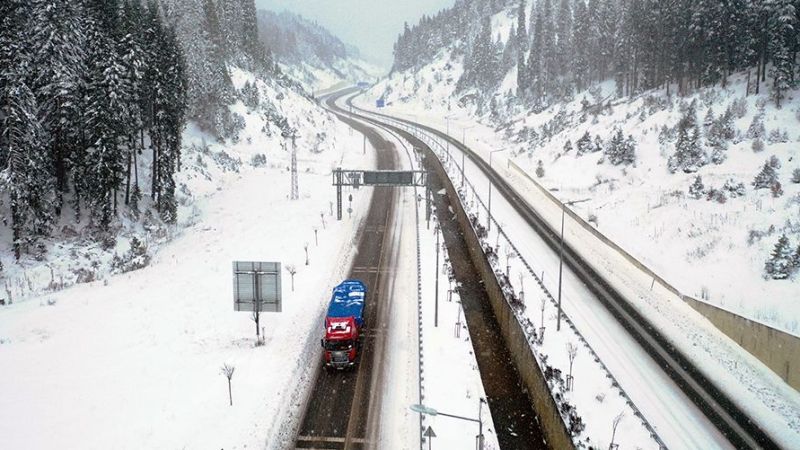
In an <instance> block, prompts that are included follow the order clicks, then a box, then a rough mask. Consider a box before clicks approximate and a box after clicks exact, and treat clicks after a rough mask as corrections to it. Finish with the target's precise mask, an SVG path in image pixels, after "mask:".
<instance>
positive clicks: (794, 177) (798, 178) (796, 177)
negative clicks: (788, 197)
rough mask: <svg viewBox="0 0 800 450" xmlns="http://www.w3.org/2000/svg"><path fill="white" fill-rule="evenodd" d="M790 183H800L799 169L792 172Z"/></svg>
mask: <svg viewBox="0 0 800 450" xmlns="http://www.w3.org/2000/svg"><path fill="white" fill-rule="evenodd" d="M792 183H800V169H794V170H793V171H792Z"/></svg>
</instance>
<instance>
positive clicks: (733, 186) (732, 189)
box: [722, 178, 745, 198]
mask: <svg viewBox="0 0 800 450" xmlns="http://www.w3.org/2000/svg"><path fill="white" fill-rule="evenodd" d="M722 190H723V191H725V192H726V193H727V194H728V197H730V198H736V197H742V196H744V194H745V187H744V183H741V182H738V181H736V180H734V179H733V178H728V180H727V181H725V184H724V185H723V186H722Z"/></svg>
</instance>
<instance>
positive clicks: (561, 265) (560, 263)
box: [556, 204, 566, 331]
mask: <svg viewBox="0 0 800 450" xmlns="http://www.w3.org/2000/svg"><path fill="white" fill-rule="evenodd" d="M564 208H566V206H565V205H564V204H562V205H561V245H560V248H559V250H558V316H557V318H556V331H560V330H561V272H562V270H563V268H564Z"/></svg>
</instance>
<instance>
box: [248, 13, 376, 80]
mask: <svg viewBox="0 0 800 450" xmlns="http://www.w3.org/2000/svg"><path fill="white" fill-rule="evenodd" d="M258 24H259V38H260V39H261V41H262V42H263V43H264V45H266V46H267V48H269V49H270V50H271V51H272V52H273V54H274V55H275V57H276V59H277V62H278V64H279V65H280V67H281V69H282V70H283V71H284V72H285V73H286V74H287V75H289V76H290V77H292V78H293V79H295V80H297V81H299V82H300V83H301V84H302V85H303V86H304V87H305V88H306V89H308V90H314V91H319V90H320V89H324V88H327V87H330V86H333V85H335V84H337V83H340V82H343V81H344V82H349V83H355V82H358V81H372V80H374V79H375V78H377V77H378V76H379V75H380V74H382V73H383V71H382V70H381V69H379V68H377V67H375V66H373V65H372V64H370V63H368V62H366V61H364V60H363V59H361V57H360V55H359V53H358V49H356V48H355V47H353V46H349V45H346V44H344V43H343V42H342V41H341V40H339V39H338V38H337V37H336V36H333V35H332V34H331V33H330V32H329V31H328V30H326V29H325V28H323V27H321V26H320V25H319V24H317V23H315V22H311V21H308V20H306V19H305V18H303V17H302V16H300V15H297V14H293V13H290V12H287V11H284V12H281V13H275V12H272V11H265V10H259V11H258Z"/></svg>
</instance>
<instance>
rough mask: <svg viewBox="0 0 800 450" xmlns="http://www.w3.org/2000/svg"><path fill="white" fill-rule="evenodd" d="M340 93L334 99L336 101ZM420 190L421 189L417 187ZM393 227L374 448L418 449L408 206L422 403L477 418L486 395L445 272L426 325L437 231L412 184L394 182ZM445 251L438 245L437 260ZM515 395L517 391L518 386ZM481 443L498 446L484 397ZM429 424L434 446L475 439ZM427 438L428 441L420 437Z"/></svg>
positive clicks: (444, 424) (460, 425)
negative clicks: (393, 251) (436, 309)
mask: <svg viewBox="0 0 800 450" xmlns="http://www.w3.org/2000/svg"><path fill="white" fill-rule="evenodd" d="M342 103H343V102H342V101H341V100H340V102H339V105H340V106H343V105H342ZM381 134H383V135H384V137H385V138H386V139H387V140H389V141H392V142H394V143H395V146H396V148H397V150H398V152H399V162H400V165H401V169H415V168H418V166H417V163H416V162H413V163H412V162H410V161H409V155H408V150H410V149H411V146H410V145H409V144H408V143H407V142H406V141H405V140H402V139H401V138H399V137H397V136H396V135H394V134H393V133H389V132H386V131H385V130H381ZM423 192H424V191H423V190H422V189H420V191H419V194H420V195H422V193H423ZM397 195H398V197H399V201H398V202H397V205H398V207H397V209H396V218H395V229H394V230H393V236H392V237H393V239H392V243H393V246H394V248H395V249H396V251H397V254H396V255H395V257H396V266H395V273H394V277H393V278H392V281H391V284H390V286H391V291H392V302H391V309H390V312H389V317H390V318H391V320H390V322H389V324H388V325H389V326H388V332H387V333H388V334H387V339H388V342H387V346H386V351H387V353H386V354H385V355H384V360H383V364H384V365H385V369H384V370H385V374H386V375H385V378H384V384H383V386H382V395H383V400H382V408H381V417H380V424H379V432H378V441H377V448H390V449H393V450H394V449H415V448H419V442H420V441H419V439H420V433H421V431H422V430H420V428H419V426H420V421H419V415H418V414H417V413H416V412H413V411H411V410H410V409H409V407H410V406H411V405H412V404H415V403H418V402H419V396H418V392H419V391H418V380H419V375H418V373H419V372H418V352H419V340H418V315H417V311H418V303H417V247H416V245H417V241H416V235H417V222H416V219H415V211H414V208H415V207H417V208H418V213H419V217H420V219H419V220H420V223H419V238H420V260H421V263H422V270H421V272H420V273H421V276H422V278H421V281H422V302H421V305H422V335H423V348H422V351H423V369H424V381H423V389H424V396H425V399H424V403H425V404H426V405H428V406H431V407H434V408H437V409H439V410H441V411H443V412H447V413H450V414H457V415H462V416H466V417H473V418H477V415H478V405H479V404H480V403H479V401H478V399H479V398H485V397H486V394H485V392H484V390H483V385H482V382H481V378H480V372H479V371H478V367H477V362H476V361H475V356H474V350H473V348H472V342H471V341H470V339H469V332H468V330H467V328H466V323H465V320H464V318H463V311H462V310H461V304H460V302H459V301H458V295H457V294H454V296H453V299H452V301H450V302H448V301H447V290H448V283H447V275H446V274H443V273H440V279H439V327H434V325H433V320H434V319H433V315H434V313H433V308H434V297H435V295H434V285H435V278H434V277H435V271H436V270H441V266H440V267H438V268H437V267H435V258H436V238H435V234H434V225H433V224H431V226H430V228H428V227H427V226H426V223H425V222H424V219H425V217H424V204H423V203H421V202H420V203H418V204H416V205H415V203H417V202H416V200H415V197H416V194H415V190H414V189H412V188H398V192H397ZM446 255H447V252H446V249H445V248H444V246H442V252H441V254H440V262H444V260H445V258H446ZM459 317H460V318H461V319H460V323H461V327H462V330H461V333H460V336H459V337H456V336H455V335H454V334H453V333H454V330H453V326H454V324H455V323H456V321H457V320H458V318H459ZM521 395H524V394H522V393H521ZM482 419H483V422H484V437H485V446H486V448H487V449H490V448H498V445H497V436H496V435H495V433H494V426H493V424H492V418H491V414H490V411H489V408H488V407H487V406H486V405H485V404H484V405H483V412H482ZM428 426H431V427H433V429H434V431H435V433H436V434H437V437H436V438H434V443H433V444H434V445H435V446H436V447H438V448H471V447H473V446H474V445H475V435H476V434H477V431H478V430H477V424H474V423H469V422H464V421H459V420H454V419H449V418H446V417H443V416H442V417H438V416H437V417H432V416H428V417H427V418H426V419H425V421H424V422H423V427H428ZM426 445H427V444H426Z"/></svg>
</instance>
